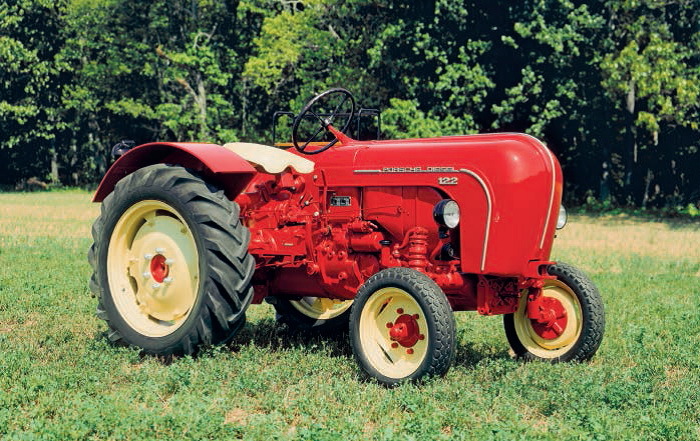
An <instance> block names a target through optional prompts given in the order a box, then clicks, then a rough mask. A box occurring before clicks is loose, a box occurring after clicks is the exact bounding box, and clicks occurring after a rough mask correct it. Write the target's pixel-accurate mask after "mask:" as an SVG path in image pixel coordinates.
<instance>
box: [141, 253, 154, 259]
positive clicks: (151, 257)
mask: <svg viewBox="0 0 700 441" xmlns="http://www.w3.org/2000/svg"><path fill="white" fill-rule="evenodd" d="M143 258H144V259H146V260H151V259H153V254H144V255H143Z"/></svg>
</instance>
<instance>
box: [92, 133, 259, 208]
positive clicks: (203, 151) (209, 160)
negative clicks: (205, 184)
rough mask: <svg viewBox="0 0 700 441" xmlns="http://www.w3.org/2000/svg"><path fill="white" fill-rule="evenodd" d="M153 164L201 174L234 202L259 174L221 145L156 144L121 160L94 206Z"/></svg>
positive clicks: (139, 148) (104, 182)
mask: <svg viewBox="0 0 700 441" xmlns="http://www.w3.org/2000/svg"><path fill="white" fill-rule="evenodd" d="M153 164H176V165H181V166H183V167H187V168H189V169H191V170H194V171H195V172H198V173H201V174H202V175H203V176H204V178H205V179H206V180H207V181H209V182H211V183H212V184H215V185H217V186H218V187H220V188H222V189H223V190H224V192H225V193H226V197H228V198H229V199H231V200H233V199H234V198H235V197H236V196H238V194H239V193H240V192H241V191H242V190H243V189H244V188H245V187H246V185H248V183H249V182H250V180H251V179H253V176H255V174H256V173H257V172H256V170H255V169H254V168H253V166H251V165H250V163H248V161H246V160H245V159H243V158H241V157H240V156H239V155H238V154H236V153H234V152H232V151H230V150H228V149H225V148H224V147H222V146H220V145H216V144H205V143H194V142H153V143H149V144H142V145H140V146H137V147H134V148H133V149H131V150H129V151H128V152H126V153H125V154H124V155H122V156H121V157H120V158H119V159H117V160H116V161H115V162H114V164H112V166H111V167H110V168H109V170H107V173H106V174H105V176H104V177H103V178H102V182H100V186H99V187H97V192H96V193H95V197H94V198H93V202H102V200H103V199H104V198H106V197H107V195H109V194H110V193H111V192H112V190H114V186H115V185H116V184H117V182H119V180H120V179H122V178H123V177H125V176H126V175H128V174H130V173H133V172H134V171H136V170H138V169H140V168H143V167H146V166H149V165H153Z"/></svg>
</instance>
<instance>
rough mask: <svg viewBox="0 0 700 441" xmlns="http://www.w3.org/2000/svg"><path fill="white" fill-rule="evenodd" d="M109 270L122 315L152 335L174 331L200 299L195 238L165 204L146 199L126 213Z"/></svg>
mask: <svg viewBox="0 0 700 441" xmlns="http://www.w3.org/2000/svg"><path fill="white" fill-rule="evenodd" d="M107 270H108V279H109V289H110V292H111V294H112V298H113V299H114V304H115V306H116V308H117V310H118V311H119V314H120V316H121V317H122V318H123V319H124V320H125V321H126V322H127V323H128V324H129V326H131V327H132V328H133V329H134V330H136V331H138V332H139V333H140V334H143V335H146V336H149V337H162V336H164V335H168V334H171V333H172V332H173V331H175V330H176V329H177V328H178V327H179V326H180V325H181V324H182V323H183V322H184V321H185V319H186V318H187V317H188V315H189V313H190V311H191V309H192V307H193V306H194V304H195V301H196V299H197V294H198V286H199V259H198V254H197V246H196V244H195V241H194V236H193V235H192V231H191V230H190V228H189V227H188V226H187V223H186V222H185V221H184V220H183V219H182V218H181V217H180V215H179V214H178V213H177V211H176V210H175V209H174V208H172V207H171V206H170V205H168V204H166V203H164V202H161V201H155V200H146V201H141V202H138V203H136V204H134V205H132V206H131V207H129V209H128V210H126V211H125V212H124V214H122V216H121V218H120V219H119V221H117V224H116V225H115V227H114V231H113V232H112V236H111V238H110V243H109V249H108V251H107Z"/></svg>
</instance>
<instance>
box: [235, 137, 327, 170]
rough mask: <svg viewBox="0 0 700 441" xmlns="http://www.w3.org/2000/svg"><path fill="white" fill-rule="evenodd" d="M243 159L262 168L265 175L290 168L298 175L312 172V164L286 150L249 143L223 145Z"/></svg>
mask: <svg viewBox="0 0 700 441" xmlns="http://www.w3.org/2000/svg"><path fill="white" fill-rule="evenodd" d="M224 148H225V149H228V150H230V151H232V152H234V153H236V154H238V155H240V156H241V157H242V158H243V159H245V160H246V161H248V162H250V163H252V164H253V166H258V168H262V170H263V171H264V172H265V173H270V174H277V173H282V172H283V171H285V170H286V169H287V167H291V168H293V169H294V170H296V171H297V172H298V173H311V172H312V171H314V165H315V164H314V162H313V161H309V160H308V159H306V158H302V157H301V156H297V155H295V154H292V153H289V152H288V151H286V150H282V149H278V148H276V147H270V146H269V145H262V144H253V143H249V142H230V143H228V144H225V145H224Z"/></svg>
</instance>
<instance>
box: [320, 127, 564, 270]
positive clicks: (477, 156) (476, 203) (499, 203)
mask: <svg viewBox="0 0 700 441" xmlns="http://www.w3.org/2000/svg"><path fill="white" fill-rule="evenodd" d="M311 159H313V160H314V162H315V163H316V169H315V171H314V173H315V174H320V175H321V176H319V177H320V178H321V180H322V181H323V184H325V185H326V186H327V187H328V188H337V187H360V188H363V190H364V192H365V193H366V194H368V195H369V194H373V197H371V198H368V199H366V200H365V201H363V204H362V211H363V214H364V216H365V217H367V215H368V214H371V213H372V212H373V210H374V212H375V213H377V212H381V211H382V210H383V212H384V218H382V216H379V218H377V219H376V221H377V222H378V223H380V224H382V223H383V221H385V222H388V223H391V217H392V216H397V215H399V214H395V213H393V212H392V210H391V206H392V205H393V204H395V202H392V201H395V200H396V196H397V195H401V196H400V197H403V198H406V197H416V198H417V200H421V198H420V194H421V190H420V189H421V188H423V189H425V191H423V193H425V194H426V195H428V196H426V197H425V198H424V199H426V201H424V202H425V203H423V204H420V203H416V205H414V206H413V207H414V210H416V211H421V213H419V214H416V216H415V219H420V221H417V222H419V223H425V222H432V219H431V216H432V213H423V212H424V211H426V208H430V209H431V208H432V204H433V203H434V202H433V201H434V200H435V198H436V197H433V196H430V194H435V193H436V192H437V193H438V194H439V195H441V197H444V198H450V199H454V200H455V201H457V202H458V204H459V206H460V211H461V221H460V224H459V225H458V226H457V227H456V228H457V229H459V232H458V235H457V236H458V237H459V257H460V259H461V269H462V271H463V272H466V273H480V274H496V275H502V276H518V275H522V274H525V273H527V272H528V271H531V270H528V268H532V265H531V264H530V262H532V261H547V260H549V256H550V252H551V248H552V241H553V238H554V232H555V227H556V219H557V215H558V212H559V206H560V204H561V197H562V173H561V168H560V165H559V162H558V161H557V159H556V158H555V157H554V155H553V154H552V153H551V152H550V151H549V149H547V147H546V146H545V145H544V144H542V143H541V142H540V141H538V140H537V139H536V138H533V137H531V136H528V135H524V134H518V133H498V134H481V135H465V136H450V137H441V138H430V139H407V140H390V141H369V142H367V141H353V142H349V143H346V144H345V145H337V146H334V147H333V148H331V149H329V150H327V151H325V152H323V153H321V154H319V155H316V156H314V157H313V158H311ZM407 187H410V188H413V189H414V190H411V191H409V192H403V191H402V190H400V189H402V188H407ZM416 188H417V189H418V191H416V190H415V189H416ZM377 195H379V196H377ZM405 195H408V196H405ZM384 196H385V197H384ZM427 201H429V205H428V202H427ZM404 207H405V205H404ZM408 207H411V205H408ZM379 208H382V210H379ZM404 210H406V208H404ZM397 211H401V209H398V210H397ZM409 211H410V208H409ZM426 219H430V221H428V220H426ZM420 226H427V225H420ZM427 227H433V228H435V227H434V223H433V225H431V226H427Z"/></svg>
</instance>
